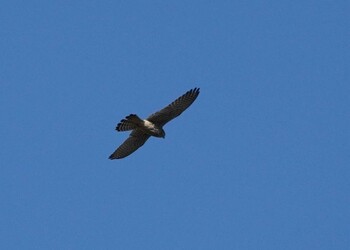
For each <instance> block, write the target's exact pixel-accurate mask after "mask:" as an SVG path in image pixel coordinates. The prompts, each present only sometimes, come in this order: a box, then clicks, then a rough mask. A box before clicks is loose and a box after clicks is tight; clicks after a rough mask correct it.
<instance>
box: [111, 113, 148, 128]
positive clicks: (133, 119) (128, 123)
mask: <svg viewBox="0 0 350 250" xmlns="http://www.w3.org/2000/svg"><path fill="white" fill-rule="evenodd" d="M142 122H143V121H142V120H141V119H140V117H138V116H137V115H135V114H131V115H128V116H127V117H125V119H123V120H121V121H120V122H119V123H118V125H117V127H116V128H115V129H116V130H117V131H128V130H133V129H135V128H137V127H138V125H139V124H141V123H142Z"/></svg>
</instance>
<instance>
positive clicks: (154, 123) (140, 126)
mask: <svg viewBox="0 0 350 250" xmlns="http://www.w3.org/2000/svg"><path fill="white" fill-rule="evenodd" d="M198 95H199V88H194V89H191V90H189V91H187V92H186V93H185V94H184V95H182V96H180V97H179V98H177V99H176V100H175V101H173V102H172V103H171V104H169V105H168V106H166V107H165V108H163V109H162V110H160V111H158V112H156V113H154V114H152V115H150V116H149V117H148V118H146V119H145V120H142V119H141V118H139V117H138V116H137V115H135V114H131V115H128V116H127V117H125V119H123V120H121V121H120V123H118V125H117V127H116V130H117V131H129V130H132V132H131V133H130V135H129V137H128V139H126V140H125V141H124V142H123V144H122V145H120V146H119V148H117V149H116V150H115V151H114V153H113V154H111V155H110V156H109V159H111V160H113V159H121V158H124V157H126V156H128V155H130V154H131V153H133V152H135V151H136V150H137V149H138V148H139V147H141V146H142V145H143V144H144V143H145V142H146V141H147V140H148V138H149V137H150V136H154V137H161V138H165V131H164V130H163V126H164V125H165V124H166V123H167V122H169V121H171V120H172V119H174V118H175V117H177V116H179V115H180V114H181V113H182V112H184V111H185V110H186V109H187V108H188V107H189V106H190V105H191V104H192V103H193V102H194V101H195V100H196V98H197V97H198Z"/></svg>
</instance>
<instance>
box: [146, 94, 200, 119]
mask: <svg viewBox="0 0 350 250" xmlns="http://www.w3.org/2000/svg"><path fill="white" fill-rule="evenodd" d="M198 95H199V88H194V89H191V90H189V91H187V92H186V93H185V94H184V95H182V96H180V97H179V98H177V99H176V100H175V101H173V102H172V103H170V104H169V105H168V106H166V107H165V108H163V109H162V110H160V111H158V112H156V113H154V114H152V115H150V116H149V117H148V118H147V119H146V120H148V121H150V122H153V123H155V124H157V125H158V126H163V125H164V124H166V123H167V122H169V121H170V120H172V119H174V118H175V117H177V116H179V115H180V114H181V113H182V112H184V111H185V110H186V109H187V108H188V107H189V106H190V105H191V104H192V103H193V102H194V101H195V100H196V98H197V97H198Z"/></svg>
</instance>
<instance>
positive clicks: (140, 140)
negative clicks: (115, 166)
mask: <svg viewBox="0 0 350 250" xmlns="http://www.w3.org/2000/svg"><path fill="white" fill-rule="evenodd" d="M149 137H150V136H149V135H147V134H145V133H143V132H142V131H141V130H139V129H135V130H134V131H132V132H131V133H130V136H129V137H128V139H126V140H125V141H124V142H123V144H122V145H120V146H119V147H118V148H117V149H116V150H115V151H114V153H113V154H111V155H110V156H109V159H111V160H113V159H121V158H124V157H126V156H128V155H130V154H131V153H133V152H135V151H136V150H137V149H138V148H139V147H141V146H142V145H143V144H145V142H146V141H147V139H148V138H149Z"/></svg>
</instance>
